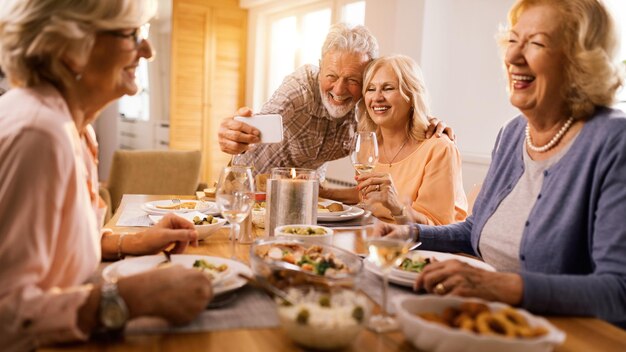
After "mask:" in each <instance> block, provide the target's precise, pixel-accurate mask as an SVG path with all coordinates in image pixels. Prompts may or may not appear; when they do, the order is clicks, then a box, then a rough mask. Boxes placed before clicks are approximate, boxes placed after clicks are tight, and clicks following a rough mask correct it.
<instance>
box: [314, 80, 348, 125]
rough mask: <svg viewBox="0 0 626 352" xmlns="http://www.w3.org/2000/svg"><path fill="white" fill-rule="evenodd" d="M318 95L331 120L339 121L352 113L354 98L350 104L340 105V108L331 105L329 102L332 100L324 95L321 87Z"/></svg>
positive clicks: (326, 94)
mask: <svg viewBox="0 0 626 352" xmlns="http://www.w3.org/2000/svg"><path fill="white" fill-rule="evenodd" d="M320 95H321V96H322V104H323V105H324V107H325V108H326V111H328V115H330V117H332V118H333V119H340V118H342V117H344V116H346V115H348V114H349V113H350V112H351V111H352V109H354V106H355V105H356V102H355V101H354V98H352V101H351V102H350V104H347V105H340V106H337V105H334V104H333V103H331V102H330V99H332V98H331V97H329V94H328V93H324V92H323V91H322V87H321V86H320Z"/></svg>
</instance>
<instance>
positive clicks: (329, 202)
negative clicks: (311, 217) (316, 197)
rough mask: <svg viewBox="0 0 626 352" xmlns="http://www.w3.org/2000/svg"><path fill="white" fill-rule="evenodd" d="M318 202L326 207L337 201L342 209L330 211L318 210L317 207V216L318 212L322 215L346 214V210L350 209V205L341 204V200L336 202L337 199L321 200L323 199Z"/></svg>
mask: <svg viewBox="0 0 626 352" xmlns="http://www.w3.org/2000/svg"><path fill="white" fill-rule="evenodd" d="M318 203H319V204H321V205H323V206H325V207H327V206H329V205H331V204H333V203H338V204H341V206H342V207H343V210H341V211H332V212H331V211H324V212H320V211H319V209H317V210H318V212H317V216H319V215H320V214H322V215H331V216H339V215H342V214H346V213H347V212H349V211H350V210H352V207H351V206H349V205H345V204H343V203H341V202H337V201H334V200H323V201H319V202H318Z"/></svg>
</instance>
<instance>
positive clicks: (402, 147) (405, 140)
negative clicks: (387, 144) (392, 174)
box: [383, 137, 409, 168]
mask: <svg viewBox="0 0 626 352" xmlns="http://www.w3.org/2000/svg"><path fill="white" fill-rule="evenodd" d="M408 141H409V137H407V138H406V139H404V143H402V146H401V147H400V149H398V152H397V153H396V155H394V156H393V158H392V159H391V161H389V167H390V168H391V164H393V161H394V160H396V157H397V156H398V154H400V152H401V151H402V149H404V146H405V145H406V142H408ZM383 150H384V151H385V156H386V157H387V160H389V156H387V150H385V148H383Z"/></svg>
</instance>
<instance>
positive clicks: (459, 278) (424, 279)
mask: <svg viewBox="0 0 626 352" xmlns="http://www.w3.org/2000/svg"><path fill="white" fill-rule="evenodd" d="M414 289H415V290H420V289H424V290H426V291H427V292H431V293H434V294H438V295H448V294H450V295H457V296H464V297H478V298H482V299H485V300H488V301H499V302H504V303H507V304H510V305H519V304H520V303H521V301H522V292H523V283H522V278H521V276H520V275H518V274H515V273H503V272H492V271H486V270H483V269H479V268H476V267H474V266H471V265H469V264H467V263H464V262H461V261H458V260H454V259H452V260H445V261H441V262H433V263H431V264H429V265H427V266H426V267H424V270H423V271H422V274H421V275H418V277H417V280H416V282H415V285H414Z"/></svg>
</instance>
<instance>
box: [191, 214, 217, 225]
mask: <svg viewBox="0 0 626 352" xmlns="http://www.w3.org/2000/svg"><path fill="white" fill-rule="evenodd" d="M216 223H217V218H214V217H213V216H211V215H207V216H204V217H199V216H194V217H193V224H194V225H211V224H216Z"/></svg>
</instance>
